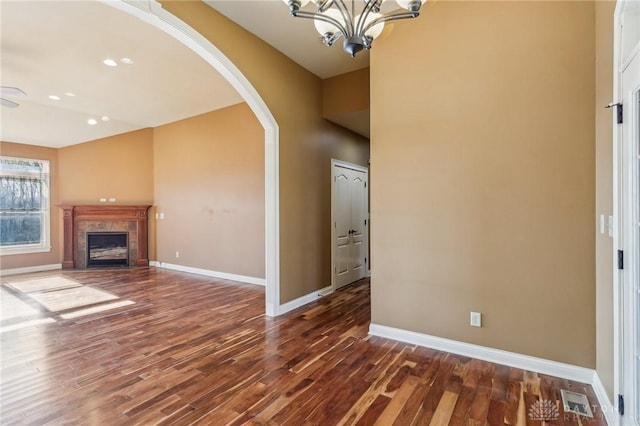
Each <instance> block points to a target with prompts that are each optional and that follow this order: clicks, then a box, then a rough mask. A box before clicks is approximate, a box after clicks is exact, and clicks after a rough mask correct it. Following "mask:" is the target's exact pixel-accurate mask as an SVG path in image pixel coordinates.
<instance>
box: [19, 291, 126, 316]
mask: <svg viewBox="0 0 640 426" xmlns="http://www.w3.org/2000/svg"><path fill="white" fill-rule="evenodd" d="M29 297H31V298H32V299H34V300H36V301H37V302H38V303H40V304H41V305H42V306H44V307H45V308H47V309H48V310H49V311H51V312H59V311H66V310H67V309H73V308H80V307H83V306H87V305H93V304H95V303H102V302H107V301H109V300H115V299H118V296H116V295H113V294H111V293H107V292H106V291H102V290H97V289H95V288H93V287H86V286H80V287H75V288H67V289H63V290H56V291H47V292H42V293H29Z"/></svg>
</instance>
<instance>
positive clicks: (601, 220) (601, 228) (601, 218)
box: [600, 214, 605, 234]
mask: <svg viewBox="0 0 640 426" xmlns="http://www.w3.org/2000/svg"><path fill="white" fill-rule="evenodd" d="M604 225H605V220H604V215H603V214H601V215H600V233H601V234H604Z"/></svg>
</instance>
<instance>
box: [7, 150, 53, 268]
mask: <svg viewBox="0 0 640 426" xmlns="http://www.w3.org/2000/svg"><path fill="white" fill-rule="evenodd" d="M0 158H2V159H8V160H17V161H21V160H22V161H34V162H39V163H42V164H43V165H44V168H45V176H46V177H45V183H44V185H43V188H42V195H43V198H44V200H43V207H42V209H43V210H44V211H43V214H42V219H43V220H42V223H41V229H40V235H41V239H40V242H39V243H37V244H21V245H12V246H1V245H0V256H9V255H15V254H31V253H44V252H49V251H51V215H50V212H51V189H50V188H51V176H50V170H51V168H50V164H49V161H48V160H42V159H39V158H26V157H10V156H7V155H2V156H0ZM10 175H12V174H10ZM17 175H18V174H15V176H17Z"/></svg>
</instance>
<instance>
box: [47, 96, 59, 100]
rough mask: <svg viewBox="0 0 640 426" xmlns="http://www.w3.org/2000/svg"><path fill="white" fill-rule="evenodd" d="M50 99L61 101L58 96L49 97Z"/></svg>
mask: <svg viewBox="0 0 640 426" xmlns="http://www.w3.org/2000/svg"><path fill="white" fill-rule="evenodd" d="M49 99H51V100H52V101H59V100H60V96H58V95H49Z"/></svg>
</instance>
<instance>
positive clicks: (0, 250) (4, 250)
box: [0, 245, 51, 256]
mask: <svg viewBox="0 0 640 426" xmlns="http://www.w3.org/2000/svg"><path fill="white" fill-rule="evenodd" d="M49 251H51V246H40V245H39V246H15V247H0V256H11V255H14V254H31V253H46V252H49Z"/></svg>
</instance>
